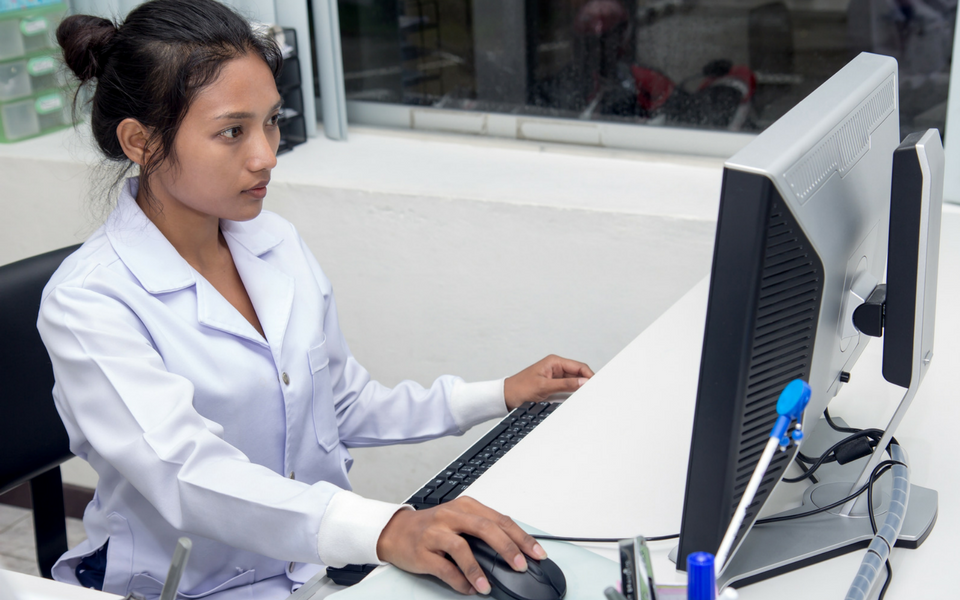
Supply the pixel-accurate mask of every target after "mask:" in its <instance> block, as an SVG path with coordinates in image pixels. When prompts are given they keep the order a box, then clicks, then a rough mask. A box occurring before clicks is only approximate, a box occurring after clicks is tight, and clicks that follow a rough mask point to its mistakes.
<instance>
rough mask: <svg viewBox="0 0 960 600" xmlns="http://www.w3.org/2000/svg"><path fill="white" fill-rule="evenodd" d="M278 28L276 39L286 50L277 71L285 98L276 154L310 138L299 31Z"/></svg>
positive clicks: (281, 111)
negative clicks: (304, 107) (299, 49)
mask: <svg viewBox="0 0 960 600" xmlns="http://www.w3.org/2000/svg"><path fill="white" fill-rule="evenodd" d="M277 29H278V30H279V31H276V30H275V31H274V39H275V40H276V41H277V44H278V45H279V46H280V50H281V52H282V53H283V69H282V70H281V71H280V74H279V75H277V91H278V92H280V97H281V98H283V107H282V108H281V109H280V121H279V126H280V147H279V148H278V149H277V154H281V153H283V152H288V151H290V150H292V149H293V147H294V146H297V145H299V144H302V143H304V142H305V141H307V124H306V121H305V120H304V114H303V91H302V89H301V83H302V82H301V77H300V58H299V56H298V53H297V32H296V30H295V29H289V28H286V27H284V28H277Z"/></svg>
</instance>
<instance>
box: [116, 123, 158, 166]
mask: <svg viewBox="0 0 960 600" xmlns="http://www.w3.org/2000/svg"><path fill="white" fill-rule="evenodd" d="M117 140H118V141H119V142H120V147H121V148H123V153H124V154H126V155H127V158H129V159H130V160H131V161H133V162H135V163H137V164H138V165H140V166H141V167H142V166H143V165H144V164H146V162H147V159H149V158H150V151H151V149H149V148H148V147H147V143H148V141H149V140H150V130H149V129H147V128H146V127H144V126H143V124H142V123H140V121H137V120H136V119H130V118H127V119H124V120H122V121H120V124H119V125H117Z"/></svg>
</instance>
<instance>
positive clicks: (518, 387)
mask: <svg viewBox="0 0 960 600" xmlns="http://www.w3.org/2000/svg"><path fill="white" fill-rule="evenodd" d="M591 377H593V371H592V370H590V367H588V366H587V365H585V364H583V363H582V362H577V361H575V360H570V359H569V358H562V357H560V356H555V355H552V354H551V355H550V356H548V357H546V358H544V359H543V360H541V361H540V362H537V363H535V364H533V365H531V366H529V367H527V368H526V369H524V370H522V371H520V372H519V373H517V374H516V375H513V376H512V377H507V379H506V380H505V381H504V382H503V399H504V400H506V403H507V408H508V409H509V410H513V409H515V408H516V407H518V406H520V405H521V404H523V403H524V402H539V401H541V400H546V399H547V397H548V396H550V395H551V394H560V393H564V392H575V391H577V389H579V388H580V386H581V385H583V384H584V383H586V382H587V380H588V379H590V378H591Z"/></svg>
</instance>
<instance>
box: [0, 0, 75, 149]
mask: <svg viewBox="0 0 960 600" xmlns="http://www.w3.org/2000/svg"><path fill="white" fill-rule="evenodd" d="M66 14H67V6H66V3H65V2H63V1H59V2H54V1H51V0H0V142H15V141H19V140H22V139H27V138H31V137H35V136H38V135H42V134H44V133H47V132H50V131H54V130H57V129H62V128H64V127H68V126H70V125H71V124H72V123H73V120H72V118H71V111H70V105H69V102H68V100H67V98H68V96H69V93H68V91H67V89H66V83H65V79H64V78H63V76H62V71H61V65H60V58H59V55H60V51H59V47H58V46H57V41H56V30H57V25H59V24H60V21H61V19H63V17H64V16H65V15H66Z"/></svg>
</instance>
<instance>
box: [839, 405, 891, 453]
mask: <svg viewBox="0 0 960 600" xmlns="http://www.w3.org/2000/svg"><path fill="white" fill-rule="evenodd" d="M823 418H824V419H826V420H827V424H828V425H830V427H831V428H832V429H833V430H834V431H839V432H841V433H856V432H858V431H863V429H857V428H856V427H841V426H840V425H837V424H836V423H835V422H834V421H833V419H832V418H831V417H830V410H829V409H826V408H824V409H823ZM881 433H883V432H882V431H881ZM890 443H891V444H896V445H898V446H899V445H900V443H899V442H897V438H895V437H891V438H890Z"/></svg>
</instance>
